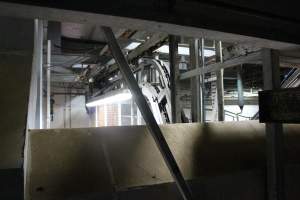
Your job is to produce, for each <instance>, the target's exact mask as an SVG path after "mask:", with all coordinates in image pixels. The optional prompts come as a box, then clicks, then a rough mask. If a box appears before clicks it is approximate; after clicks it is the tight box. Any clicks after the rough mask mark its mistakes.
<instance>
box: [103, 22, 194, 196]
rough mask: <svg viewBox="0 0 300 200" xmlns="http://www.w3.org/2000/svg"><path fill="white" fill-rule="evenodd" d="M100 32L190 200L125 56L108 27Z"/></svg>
mask: <svg viewBox="0 0 300 200" xmlns="http://www.w3.org/2000/svg"><path fill="white" fill-rule="evenodd" d="M102 30H103V32H104V35H105V37H106V39H107V42H108V45H109V47H110V50H111V52H112V54H113V56H114V58H115V60H116V62H117V64H118V66H119V68H120V71H121V73H122V76H123V78H124V79H125V81H126V83H127V86H128V88H129V89H130V91H131V94H132V96H133V98H134V100H135V102H136V104H137V106H138V108H139V109H140V111H141V114H142V116H143V118H144V120H145V122H146V124H147V127H148V129H149V131H150V133H151V135H152V137H153V139H154V141H155V143H156V145H157V147H158V149H159V151H160V153H161V154H162V156H163V158H164V161H165V163H166V164H167V166H168V168H169V170H170V173H171V175H172V176H173V178H174V180H175V182H176V184H177V187H178V189H179V190H180V192H181V195H182V197H183V198H184V199H185V200H191V199H192V194H191V191H190V189H189V187H188V185H187V184H186V182H185V180H184V178H183V176H182V174H181V172H180V169H179V167H178V165H177V163H176V161H175V158H174V156H173V154H172V152H171V150H170V148H169V146H168V144H167V142H166V139H165V138H164V136H163V134H162V132H161V130H160V128H159V126H158V124H157V122H156V120H155V118H154V116H153V114H152V112H151V109H150V107H149V105H148V103H147V101H146V99H145V97H144V95H143V93H142V91H141V89H140V87H139V85H138V84H137V82H136V80H135V78H134V76H133V73H132V71H131V69H130V67H129V65H128V63H127V61H126V58H125V56H124V55H123V53H122V50H121V48H120V46H119V44H118V42H117V40H116V38H115V36H114V34H113V32H112V30H111V28H109V27H102Z"/></svg>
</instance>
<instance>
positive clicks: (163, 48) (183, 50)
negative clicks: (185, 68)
mask: <svg viewBox="0 0 300 200" xmlns="http://www.w3.org/2000/svg"><path fill="white" fill-rule="evenodd" d="M154 52H158V53H165V54H168V53H169V46H168V45H163V46H161V47H159V48H158V49H156V50H155V51H154ZM178 54H179V55H184V56H188V55H190V49H189V47H186V46H179V47H178ZM200 54H201V53H200V52H199V55H200ZM213 55H215V51H213V50H209V49H205V50H204V56H205V57H211V56H213Z"/></svg>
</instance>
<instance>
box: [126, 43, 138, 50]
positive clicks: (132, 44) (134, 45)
mask: <svg viewBox="0 0 300 200" xmlns="http://www.w3.org/2000/svg"><path fill="white" fill-rule="evenodd" d="M140 44H141V43H140V42H131V43H130V44H129V45H128V46H127V47H125V49H127V50H133V49H135V48H137V47H138V46H140Z"/></svg>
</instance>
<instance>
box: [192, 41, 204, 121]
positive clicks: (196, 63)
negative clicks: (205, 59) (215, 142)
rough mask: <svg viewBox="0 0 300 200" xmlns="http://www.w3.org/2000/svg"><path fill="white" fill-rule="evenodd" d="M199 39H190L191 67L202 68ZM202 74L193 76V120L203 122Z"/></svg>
mask: <svg viewBox="0 0 300 200" xmlns="http://www.w3.org/2000/svg"><path fill="white" fill-rule="evenodd" d="M199 58H200V57H199V39H191V41H190V68H192V69H196V68H200V60H199ZM200 80H201V76H200V75H199V76H196V77H193V78H191V90H192V110H191V114H192V121H193V122H202V110H201V108H202V99H201V97H202V87H201V82H200Z"/></svg>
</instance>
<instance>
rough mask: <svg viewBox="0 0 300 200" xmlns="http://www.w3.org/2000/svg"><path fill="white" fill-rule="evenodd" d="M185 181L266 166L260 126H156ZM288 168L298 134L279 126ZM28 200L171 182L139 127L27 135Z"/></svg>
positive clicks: (295, 159)
mask: <svg viewBox="0 0 300 200" xmlns="http://www.w3.org/2000/svg"><path fill="white" fill-rule="evenodd" d="M161 128H162V131H163V133H164V135H165V137H166V140H167V142H168V144H169V145H170V148H171V150H172V152H173V154H174V156H175V158H176V160H177V162H178V164H179V166H180V168H181V170H182V172H183V175H184V176H185V178H186V179H189V180H191V179H198V178H200V177H214V176H221V175H226V174H232V173H236V172H240V171H243V170H253V169H262V168H264V167H265V142H264V135H265V134H264V125H263V124H259V123H258V122H257V121H247V122H238V123H236V122H235V123H207V124H173V125H163V126H161ZM285 133H286V135H287V137H286V138H287V140H286V141H287V144H288V146H287V152H288V157H287V161H288V163H290V164H295V163H298V162H299V160H300V159H299V158H298V155H299V152H300V148H299V145H297V143H298V142H299V141H300V140H299V137H300V129H299V126H298V125H288V126H286V127H285ZM30 142H31V152H30V154H31V163H30V165H31V168H30V169H29V171H28V173H29V176H28V177H29V182H28V187H29V190H30V195H31V199H33V200H35V199H39V200H42V199H63V198H64V197H71V196H80V195H84V194H98V195H100V194H101V195H102V196H103V195H107V194H110V193H112V192H113V191H120V190H124V189H126V188H131V187H136V186H145V185H153V184H161V183H167V182H172V178H171V176H170V173H169V171H168V170H167V167H166V166H165V164H164V162H163V159H162V157H161V155H160V153H159V151H158V149H157V147H156V146H155V143H154V141H153V139H152V137H151V136H150V134H149V133H148V131H147V128H146V127H145V126H132V127H105V128H87V129H52V130H32V131H30Z"/></svg>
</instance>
